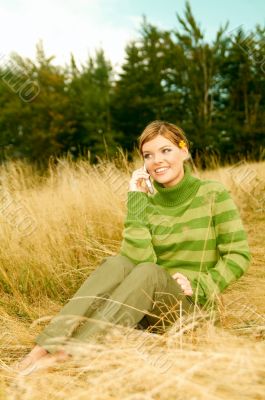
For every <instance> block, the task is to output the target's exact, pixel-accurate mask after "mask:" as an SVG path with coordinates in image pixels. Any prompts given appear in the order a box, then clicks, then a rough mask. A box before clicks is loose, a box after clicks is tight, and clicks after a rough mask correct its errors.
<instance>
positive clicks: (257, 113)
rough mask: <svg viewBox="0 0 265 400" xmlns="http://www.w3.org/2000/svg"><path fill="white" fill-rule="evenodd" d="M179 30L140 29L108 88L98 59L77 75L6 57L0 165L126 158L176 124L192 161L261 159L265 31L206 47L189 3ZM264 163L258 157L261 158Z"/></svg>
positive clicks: (108, 70)
mask: <svg viewBox="0 0 265 400" xmlns="http://www.w3.org/2000/svg"><path fill="white" fill-rule="evenodd" d="M177 21H178V25H179V27H178V28H176V29H174V30H171V31H168V30H161V29H158V28H157V27H156V26H154V25H152V24H150V23H148V22H147V20H146V18H144V19H143V22H142V26H141V30H140V32H139V37H138V38H137V39H136V40H134V41H132V42H130V43H128V45H127V47H126V56H125V61H124V64H123V65H122V69H121V71H120V73H119V75H118V77H117V78H116V79H114V71H113V69H112V66H111V64H110V62H109V61H108V60H106V58H105V55H104V52H103V51H102V50H98V51H97V52H96V55H95V57H93V58H92V57H90V58H89V59H88V60H87V62H86V63H85V65H82V66H81V67H80V68H78V67H77V65H76V62H75V59H74V57H73V55H72V56H71V60H70V63H69V65H67V66H65V67H59V66H55V65H54V57H53V56H52V57H47V56H46V55H45V52H44V50H43V46H42V43H39V44H38V45H37V51H36V61H32V60H29V59H23V58H22V57H20V56H19V55H17V54H13V55H12V56H11V58H10V59H9V60H4V61H5V62H3V60H2V62H1V64H0V65H1V66H0V107H1V113H0V146H1V147H0V150H1V153H0V154H1V159H2V160H4V159H6V158H10V157H11V158H28V159H29V160H32V161H40V162H42V163H43V162H44V163H47V162H48V160H49V157H51V156H55V157H56V156H61V155H64V154H70V155H72V157H77V156H78V155H79V154H83V155H84V154H88V153H89V154H90V161H92V162H97V159H98V157H101V156H102V155H107V156H108V157H112V156H113V155H114V154H116V151H117V146H121V147H123V148H124V149H125V150H128V151H129V153H130V152H131V151H133V150H134V146H135V145H136V138H137V136H138V135H139V134H140V133H141V131H142V129H143V128H144V127H145V125H146V124H147V123H149V122H150V121H152V120H154V119H164V120H167V121H170V122H173V123H176V124H179V125H180V126H181V127H182V128H183V129H184V130H185V131H186V134H187V137H188V139H189V140H190V142H191V145H192V146H191V152H192V153H193V154H194V155H195V154H201V153H203V154H205V153H206V154H207V153H209V154H211V155H212V154H216V155H218V157H219V159H220V161H221V162H226V161H228V160H229V161H231V160H234V161H236V160H237V159H238V158H240V157H242V156H244V157H246V158H250V159H251V158H252V159H259V157H260V154H261V152H262V150H263V149H264V142H265V139H264V120H265V111H264V110H265V104H264V103H265V57H264V33H265V27H261V26H259V25H257V26H256V27H255V29H254V30H253V32H250V33H249V32H244V29H243V28H242V27H241V28H239V29H238V30H237V31H232V32H227V29H228V23H226V24H225V26H224V27H220V28H219V30H218V32H217V33H216V37H215V39H214V40H213V42H212V43H207V42H206V41H205V38H204V34H203V32H202V29H201V28H200V26H199V24H198V23H197V22H196V20H195V18H194V16H193V14H192V10H191V7H190V5H189V3H186V8H185V12H184V17H183V18H181V17H180V16H179V15H177ZM262 154H264V152H263V153H262Z"/></svg>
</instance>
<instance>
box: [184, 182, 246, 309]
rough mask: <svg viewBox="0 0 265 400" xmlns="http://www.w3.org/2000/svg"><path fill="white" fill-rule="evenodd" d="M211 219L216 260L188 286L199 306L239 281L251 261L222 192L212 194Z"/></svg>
mask: <svg viewBox="0 0 265 400" xmlns="http://www.w3.org/2000/svg"><path fill="white" fill-rule="evenodd" d="M212 219H213V226H214V230H215V235H216V244H217V249H218V253H219V259H218V261H217V263H216V265H215V266H214V267H212V268H209V269H208V271H207V272H201V273H200V274H199V276H198V278H195V279H194V280H193V281H192V282H191V285H192V287H193V290H194V295H193V297H194V299H196V293H195V292H196V289H197V296H198V302H199V303H202V304H204V303H206V302H207V300H210V301H211V300H214V298H215V297H216V295H218V294H219V293H221V292H223V291H224V290H225V289H226V288H227V287H228V286H229V285H230V284H231V283H232V282H234V281H235V280H237V279H239V278H240V277H241V276H242V275H243V274H244V273H245V271H246V270H247V269H248V267H249V265H250V262H251V258H252V256H251V254H250V250H249V246H248V241H247V235H246V232H245V230H244V227H243V224H242V221H241V218H240V214H239V211H238V209H237V207H236V205H235V203H234V201H233V199H232V198H231V195H230V193H229V192H228V191H227V190H226V189H225V188H223V190H222V191H220V192H218V193H216V194H215V198H214V200H213V202H212Z"/></svg>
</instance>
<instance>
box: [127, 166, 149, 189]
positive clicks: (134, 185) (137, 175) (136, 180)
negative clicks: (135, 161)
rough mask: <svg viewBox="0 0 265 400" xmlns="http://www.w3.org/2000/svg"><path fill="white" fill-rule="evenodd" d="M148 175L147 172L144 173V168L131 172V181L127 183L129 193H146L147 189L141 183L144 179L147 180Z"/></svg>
mask: <svg viewBox="0 0 265 400" xmlns="http://www.w3.org/2000/svg"><path fill="white" fill-rule="evenodd" d="M149 177H150V175H149V174H148V172H145V170H144V168H143V167H142V168H139V169H136V170H135V171H133V173H132V177H131V180H130V182H129V192H144V193H148V188H147V186H146V185H145V186H144V187H143V186H142V182H143V180H145V179H148V178H149Z"/></svg>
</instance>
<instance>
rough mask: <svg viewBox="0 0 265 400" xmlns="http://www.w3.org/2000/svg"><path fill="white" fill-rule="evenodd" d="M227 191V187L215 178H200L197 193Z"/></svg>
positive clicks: (205, 193)
mask: <svg viewBox="0 0 265 400" xmlns="http://www.w3.org/2000/svg"><path fill="white" fill-rule="evenodd" d="M223 192H229V190H228V188H227V187H226V186H225V185H224V184H223V183H222V182H221V181H218V180H215V179H201V185H200V188H199V191H198V195H208V194H210V193H216V194H218V193H223Z"/></svg>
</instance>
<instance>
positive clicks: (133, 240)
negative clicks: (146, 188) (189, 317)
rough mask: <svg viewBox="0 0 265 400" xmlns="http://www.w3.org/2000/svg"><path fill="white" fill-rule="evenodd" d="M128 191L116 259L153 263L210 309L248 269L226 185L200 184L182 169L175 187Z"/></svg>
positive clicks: (247, 253)
mask: <svg viewBox="0 0 265 400" xmlns="http://www.w3.org/2000/svg"><path fill="white" fill-rule="evenodd" d="M154 187H155V189H156V191H157V192H156V193H155V194H154V195H152V196H151V195H149V194H147V193H144V192H138V191H129V192H128V197H127V215H126V218H125V222H124V230H123V234H122V235H123V240H122V243H121V248H120V254H122V255H124V256H126V257H128V258H129V259H130V260H131V261H132V262H133V263H135V264H139V263H143V262H153V263H156V264H158V265H159V266H161V267H162V268H165V269H166V270H168V272H169V273H170V274H171V275H172V274H174V273H175V272H181V273H182V274H183V275H185V276H186V277H187V278H188V279H189V280H190V282H191V286H192V288H193V295H192V298H193V300H194V301H195V302H198V303H199V304H205V303H207V304H210V303H211V301H214V300H215V299H216V296H217V295H218V294H219V293H221V292H222V291H223V290H224V289H225V288H226V287H227V286H228V285H229V284H230V283H232V282H233V281H235V280H236V279H238V278H239V277H240V276H241V275H242V274H243V273H244V272H245V271H246V270H247V268H248V266H249V264H250V261H251V254H250V251H249V246H248V242H247V235H246V232H245V230H244V227H243V224H242V221H241V218H240V214H239V212H238V209H237V207H236V205H235V203H234V201H233V200H232V198H231V195H230V194H229V192H228V191H227V190H226V188H225V187H224V185H223V184H222V183H220V182H218V181H214V180H201V179H199V178H196V177H195V176H193V175H192V174H191V168H190V166H189V165H186V164H184V177H183V178H182V180H181V181H180V182H179V183H177V184H176V185H175V186H173V187H170V188H165V187H163V186H162V185H161V184H160V183H158V182H156V181H154Z"/></svg>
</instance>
